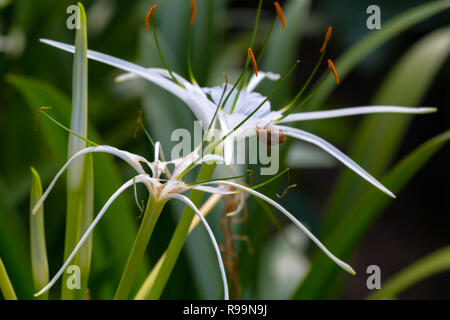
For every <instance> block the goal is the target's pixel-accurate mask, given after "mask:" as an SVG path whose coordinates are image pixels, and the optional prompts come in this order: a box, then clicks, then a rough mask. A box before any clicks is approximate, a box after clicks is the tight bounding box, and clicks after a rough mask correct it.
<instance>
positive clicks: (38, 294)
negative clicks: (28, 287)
mask: <svg viewBox="0 0 450 320" xmlns="http://www.w3.org/2000/svg"><path fill="white" fill-rule="evenodd" d="M44 292H45V291H43V290H41V291H39V292H38V293H35V294H34V295H33V296H34V297H39V296H40V295H42V294H43V293H44Z"/></svg>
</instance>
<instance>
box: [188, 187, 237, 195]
mask: <svg viewBox="0 0 450 320" xmlns="http://www.w3.org/2000/svg"><path fill="white" fill-rule="evenodd" d="M191 189H193V190H198V191H202V192H207V193H213V194H222V195H226V194H234V193H235V192H233V191H230V190H225V189H222V188H215V187H209V186H197V185H195V186H193V187H192V188H191Z"/></svg>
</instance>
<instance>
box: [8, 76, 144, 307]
mask: <svg viewBox="0 0 450 320" xmlns="http://www.w3.org/2000/svg"><path fill="white" fill-rule="evenodd" d="M8 81H9V82H10V83H12V84H13V85H14V86H15V87H16V88H17V89H18V90H19V92H20V93H21V94H22V95H23V96H24V97H25V100H26V101H27V104H28V106H29V108H30V110H31V113H30V117H32V116H33V115H34V114H35V112H36V111H37V109H38V108H39V107H41V106H45V105H51V106H52V109H51V111H50V113H51V114H52V116H54V117H55V118H56V119H58V120H59V121H60V122H61V123H63V124H67V123H68V122H69V119H70V100H69V99H68V98H67V97H66V96H65V95H64V94H62V93H61V92H59V91H58V90H56V89H55V88H53V87H52V86H50V85H48V84H46V83H44V82H41V81H38V80H34V79H30V78H25V77H21V76H17V75H9V76H8ZM39 130H40V132H41V133H42V134H43V137H44V138H45V141H46V142H47V143H48V145H49V146H50V150H51V152H52V153H53V155H54V157H55V160H56V161H58V164H59V166H62V164H63V163H64V162H65V159H66V147H65V146H66V145H67V143H66V141H67V134H66V132H64V131H63V130H61V129H60V128H59V127H57V126H56V125H55V124H54V123H52V122H50V121H48V120H46V119H44V118H42V119H40V120H39ZM89 132H90V136H89V138H90V139H91V140H93V141H95V142H97V143H100V142H101V139H100V137H99V135H98V134H97V133H96V132H95V130H94V128H92V127H90V128H89ZM94 171H95V181H96V185H97V187H96V188H95V195H94V196H95V207H96V210H100V208H101V207H102V206H103V205H104V204H105V202H106V201H107V200H108V198H109V197H110V196H111V195H112V194H113V193H114V192H115V191H116V189H117V188H118V187H119V186H120V185H121V184H122V178H121V174H120V172H119V170H118V168H117V167H116V165H115V164H114V162H113V160H112V158H111V157H110V156H106V155H100V154H98V155H96V157H95V161H94ZM49 201H52V200H51V197H50V199H49ZM135 216H136V214H135V212H134V211H133V210H132V206H131V202H130V201H129V199H126V200H125V199H124V198H123V197H120V198H118V199H117V200H116V201H115V202H114V205H112V206H111V207H110V208H109V209H108V214H107V216H106V217H105V219H103V222H102V223H100V224H99V225H98V226H97V227H96V231H95V233H96V234H98V236H94V251H95V254H94V255H93V259H94V260H93V271H92V272H93V275H94V274H96V273H101V272H102V271H103V270H105V269H106V268H110V267H111V270H112V271H111V275H109V276H108V278H106V279H104V280H105V281H106V282H107V283H106V284H105V285H108V283H110V281H112V280H111V279H114V280H116V281H117V282H118V281H119V279H120V274H121V272H122V269H123V266H124V265H123V263H124V261H126V258H127V256H128V252H129V250H130V248H131V246H132V244H133V241H134V237H135V235H136V232H137V225H136V219H135ZM119 230H120V234H119V235H118V231H119ZM99 251H103V252H99ZM100 257H102V258H100ZM142 264H143V268H141V270H140V272H139V274H138V277H137V281H142V280H143V279H144V277H145V274H146V271H147V270H148V269H149V263H148V261H143V263H142ZM111 265H112V266H111ZM114 280H113V281H114ZM98 285H101V284H98ZM90 289H93V288H92V287H91V288H90ZM110 294H111V296H109V297H104V298H112V292H111V293H110Z"/></svg>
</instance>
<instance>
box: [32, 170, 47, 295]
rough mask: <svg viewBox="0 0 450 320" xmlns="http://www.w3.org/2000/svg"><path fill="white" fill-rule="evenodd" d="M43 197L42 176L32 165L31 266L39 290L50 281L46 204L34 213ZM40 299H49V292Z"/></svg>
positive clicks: (35, 284)
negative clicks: (45, 215)
mask: <svg viewBox="0 0 450 320" xmlns="http://www.w3.org/2000/svg"><path fill="white" fill-rule="evenodd" d="M41 197H42V184H41V177H40V176H39V174H38V173H37V171H36V170H35V169H34V168H33V167H31V191H30V247H31V267H32V272H33V281H34V289H35V290H36V291H39V290H40V289H42V288H43V287H44V286H45V285H46V284H47V283H48V278H49V275H48V260H47V246H46V244H45V228H44V206H41V207H40V208H39V210H38V211H37V212H36V213H35V214H33V213H32V209H33V207H34V205H35V204H36V203H37V202H38V201H39V199H40V198H41ZM39 299H42V300H46V299H48V293H47V292H46V293H44V294H43V295H41V296H40V297H39Z"/></svg>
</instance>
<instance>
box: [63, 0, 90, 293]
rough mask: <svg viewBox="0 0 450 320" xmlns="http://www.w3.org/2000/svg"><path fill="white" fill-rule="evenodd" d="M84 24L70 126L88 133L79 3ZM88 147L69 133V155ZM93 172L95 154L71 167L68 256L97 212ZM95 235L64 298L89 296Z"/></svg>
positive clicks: (78, 259) (77, 260) (76, 58)
mask: <svg viewBox="0 0 450 320" xmlns="http://www.w3.org/2000/svg"><path fill="white" fill-rule="evenodd" d="M78 8H79V16H80V17H79V20H80V28H79V29H77V30H76V33H75V55H74V58H73V59H74V60H73V77H72V116H71V120H70V129H71V130H72V131H74V132H76V133H77V134H79V135H81V136H83V137H87V131H88V130H87V127H88V121H87V119H88V101H87V97H88V92H87V90H88V87H87V82H88V66H87V64H88V62H87V28H86V12H85V11H84V7H83V5H82V4H81V3H78ZM85 147H86V142H85V141H84V140H82V139H80V138H78V137H77V136H75V135H69V146H68V152H67V153H68V158H70V157H71V156H73V155H74V154H75V153H76V152H78V151H80V150H81V149H83V148H85ZM93 209H94V208H93V173H92V157H89V156H85V157H81V158H80V159H77V160H75V161H74V163H73V164H72V166H70V167H69V168H68V170H67V212H66V239H65V244H64V260H65V259H67V257H68V256H69V255H70V253H71V252H72V250H73V248H74V247H75V246H76V244H77V243H78V241H79V240H80V237H81V236H82V234H84V232H85V231H86V229H87V226H88V225H89V224H90V223H91V222H92V216H93ZM91 251H92V238H91V237H90V238H89V239H88V240H87V241H86V242H85V244H84V245H83V247H82V248H81V249H80V251H79V253H78V254H77V256H75V258H74V260H73V265H77V266H78V267H79V268H80V272H81V273H80V276H81V279H80V286H79V287H76V286H75V289H74V288H73V287H71V286H68V285H66V283H67V280H68V277H70V276H71V275H70V274H68V273H64V276H63V285H62V292H61V296H62V298H63V299H85V296H86V290H87V281H88V279H89V273H90V268H91Z"/></svg>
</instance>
